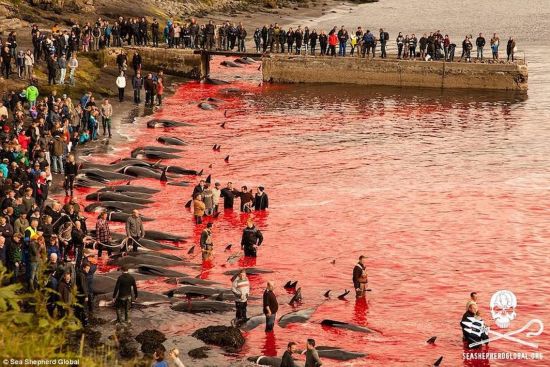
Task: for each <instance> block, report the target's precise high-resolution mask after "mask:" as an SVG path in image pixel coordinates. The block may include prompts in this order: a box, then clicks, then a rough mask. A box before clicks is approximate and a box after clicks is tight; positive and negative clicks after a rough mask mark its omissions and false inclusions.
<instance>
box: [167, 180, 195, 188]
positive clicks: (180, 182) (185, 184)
mask: <svg viewBox="0 0 550 367" xmlns="http://www.w3.org/2000/svg"><path fill="white" fill-rule="evenodd" d="M167 185H170V186H181V187H187V186H189V185H190V183H189V182H188V181H179V182H176V181H171V182H168V183H167Z"/></svg>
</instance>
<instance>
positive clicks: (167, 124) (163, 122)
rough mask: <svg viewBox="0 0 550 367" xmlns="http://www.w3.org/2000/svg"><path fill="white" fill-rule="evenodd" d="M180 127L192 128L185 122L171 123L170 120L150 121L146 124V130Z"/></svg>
mask: <svg viewBox="0 0 550 367" xmlns="http://www.w3.org/2000/svg"><path fill="white" fill-rule="evenodd" d="M182 126H193V125H191V124H189V123H187V122H179V121H172V120H151V121H149V122H147V127H148V128H156V127H182Z"/></svg>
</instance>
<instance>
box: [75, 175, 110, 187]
mask: <svg viewBox="0 0 550 367" xmlns="http://www.w3.org/2000/svg"><path fill="white" fill-rule="evenodd" d="M106 184H107V182H105V181H104V182H99V181H97V180H93V179H91V178H89V177H78V176H77V177H76V179H75V180H74V185H75V186H76V187H94V188H100V187H105V185H106Z"/></svg>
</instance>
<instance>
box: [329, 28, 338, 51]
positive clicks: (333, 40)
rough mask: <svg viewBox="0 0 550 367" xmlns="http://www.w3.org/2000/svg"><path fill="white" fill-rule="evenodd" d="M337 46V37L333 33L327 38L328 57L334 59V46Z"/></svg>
mask: <svg viewBox="0 0 550 367" xmlns="http://www.w3.org/2000/svg"><path fill="white" fill-rule="evenodd" d="M337 44H338V36H337V35H336V33H335V32H332V33H331V34H330V35H329V36H328V48H329V50H330V56H332V57H336V45H337Z"/></svg>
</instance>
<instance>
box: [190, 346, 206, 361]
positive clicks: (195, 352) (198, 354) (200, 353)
mask: <svg viewBox="0 0 550 367" xmlns="http://www.w3.org/2000/svg"><path fill="white" fill-rule="evenodd" d="M209 350H210V347H199V348H195V349H191V350H190V351H189V352H188V353H187V354H188V355H189V357H191V358H193V359H204V358H208V354H206V352H207V351H209Z"/></svg>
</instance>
